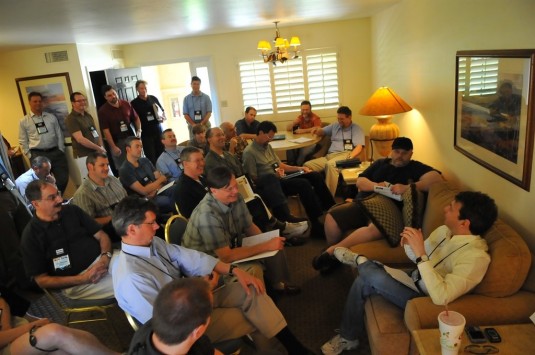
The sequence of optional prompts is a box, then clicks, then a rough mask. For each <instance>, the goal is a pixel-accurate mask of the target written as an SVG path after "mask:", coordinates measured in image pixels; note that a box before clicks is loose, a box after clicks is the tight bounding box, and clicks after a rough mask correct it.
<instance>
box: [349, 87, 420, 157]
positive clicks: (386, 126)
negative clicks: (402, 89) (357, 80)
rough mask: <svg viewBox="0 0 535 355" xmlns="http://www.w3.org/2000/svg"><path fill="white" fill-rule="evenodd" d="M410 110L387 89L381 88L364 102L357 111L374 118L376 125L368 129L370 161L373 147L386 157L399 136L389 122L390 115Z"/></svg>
mask: <svg viewBox="0 0 535 355" xmlns="http://www.w3.org/2000/svg"><path fill="white" fill-rule="evenodd" d="M410 110H412V107H411V106H409V104H407V103H406V102H405V101H403V99H402V98H401V97H399V96H398V94H396V93H395V92H394V90H392V89H390V88H389V87H386V86H383V87H380V88H379V89H377V91H375V93H374V94H373V95H372V96H371V97H370V98H369V99H368V101H366V104H365V105H364V107H362V108H361V109H360V111H359V113H360V114H361V115H364V116H375V118H376V119H377V123H376V124H374V125H373V126H372V127H371V128H370V143H371V146H372V159H373V155H374V153H373V150H374V145H375V147H376V148H377V150H378V152H377V153H378V154H379V155H380V156H382V157H387V156H388V155H389V154H390V152H391V151H392V147H391V146H392V141H393V140H394V139H395V138H397V137H398V136H399V127H398V126H397V125H396V124H395V123H393V122H391V121H390V120H391V119H392V115H395V114H397V113H403V112H408V111H410Z"/></svg>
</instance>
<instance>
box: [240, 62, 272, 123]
mask: <svg viewBox="0 0 535 355" xmlns="http://www.w3.org/2000/svg"><path fill="white" fill-rule="evenodd" d="M240 79H241V87H242V96H243V105H244V107H247V106H253V107H254V108H256V110H257V112H258V113H268V114H269V113H273V99H272V96H271V76H270V72H269V65H268V63H264V62H263V61H253V62H242V63H240Z"/></svg>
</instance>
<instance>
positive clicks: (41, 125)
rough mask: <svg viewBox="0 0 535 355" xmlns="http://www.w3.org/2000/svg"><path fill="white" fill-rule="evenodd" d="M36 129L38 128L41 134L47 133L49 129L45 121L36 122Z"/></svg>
mask: <svg viewBox="0 0 535 355" xmlns="http://www.w3.org/2000/svg"><path fill="white" fill-rule="evenodd" d="M35 129H37V133H39V134H45V133H48V129H47V128H46V125H45V123H44V122H43V121H41V122H37V123H36V124H35Z"/></svg>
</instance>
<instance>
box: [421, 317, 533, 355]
mask: <svg viewBox="0 0 535 355" xmlns="http://www.w3.org/2000/svg"><path fill="white" fill-rule="evenodd" d="M487 327H492V328H495V329H496V330H497V331H498V333H499V334H500V336H501V338H502V341H501V343H490V342H486V343H483V344H480V345H492V346H494V347H496V348H498V349H499V350H500V352H499V353H498V354H503V355H506V354H535V325H534V324H533V323H528V324H509V325H496V326H481V329H484V328H487ZM412 336H413V337H414V342H415V344H416V347H417V348H418V351H419V352H420V354H421V355H440V354H441V350H440V332H439V330H438V329H418V330H413V331H412ZM470 344H471V343H470V340H469V339H468V336H467V335H466V333H464V334H463V337H462V342H461V348H460V350H459V354H468V352H465V351H464V347H465V346H467V345H470Z"/></svg>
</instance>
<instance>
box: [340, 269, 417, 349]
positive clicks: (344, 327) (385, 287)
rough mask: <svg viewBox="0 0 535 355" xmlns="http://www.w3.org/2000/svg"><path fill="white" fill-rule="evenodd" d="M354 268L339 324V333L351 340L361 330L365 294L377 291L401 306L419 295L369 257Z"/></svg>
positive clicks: (362, 331) (362, 329)
mask: <svg viewBox="0 0 535 355" xmlns="http://www.w3.org/2000/svg"><path fill="white" fill-rule="evenodd" d="M358 271H359V276H358V277H357V278H356V279H355V281H354V282H353V285H352V286H351V289H350V290H349V294H348V296H347V300H346V306H345V308H344V313H343V316H342V323H341V325H340V335H341V336H342V337H343V338H345V339H347V340H355V339H357V338H358V337H359V336H361V335H363V334H364V333H365V329H364V303H365V302H366V298H368V297H369V296H371V295H373V294H378V295H381V296H383V297H384V298H386V299H387V300H388V301H390V302H392V303H393V304H395V305H396V306H398V307H399V308H401V309H404V308H405V305H406V304H407V302H408V301H409V300H410V299H412V298H415V297H420V296H422V295H421V294H420V293H418V292H416V291H414V290H413V289H411V288H409V287H407V286H405V285H403V284H402V283H400V282H398V281H397V280H395V279H394V278H392V276H390V275H389V274H388V273H387V272H386V271H385V270H384V269H383V268H382V266H380V265H377V264H375V263H374V262H372V261H370V260H368V261H366V262H364V263H362V264H360V265H359V266H358Z"/></svg>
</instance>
